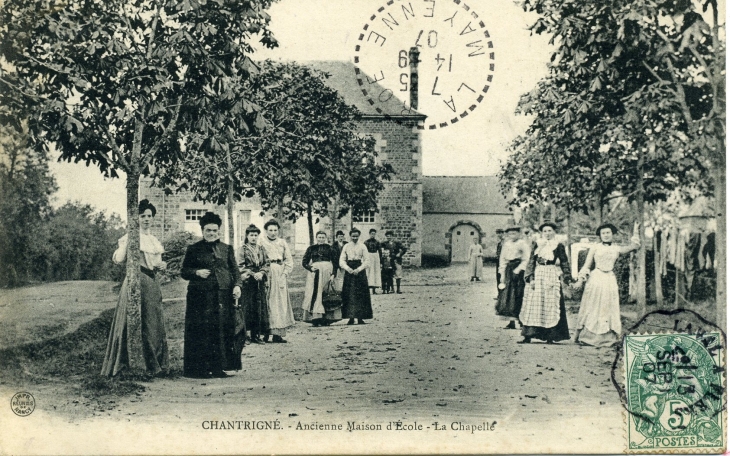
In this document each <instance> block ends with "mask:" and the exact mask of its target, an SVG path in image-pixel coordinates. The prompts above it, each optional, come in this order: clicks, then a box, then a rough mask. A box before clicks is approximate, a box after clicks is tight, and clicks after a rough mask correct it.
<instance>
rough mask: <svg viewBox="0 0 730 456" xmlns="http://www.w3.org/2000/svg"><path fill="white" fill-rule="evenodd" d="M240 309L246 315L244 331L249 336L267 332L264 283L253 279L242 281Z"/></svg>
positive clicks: (267, 318)
mask: <svg viewBox="0 0 730 456" xmlns="http://www.w3.org/2000/svg"><path fill="white" fill-rule="evenodd" d="M239 302H240V303H241V308H242V309H243V310H244V312H245V315H246V329H247V330H249V331H251V335H255V334H266V333H267V332H268V331H269V304H268V303H267V302H266V281H265V280H262V281H260V282H259V281H257V280H256V279H254V278H253V277H249V278H248V279H247V280H244V282H243V287H242V291H241V299H240V300H239Z"/></svg>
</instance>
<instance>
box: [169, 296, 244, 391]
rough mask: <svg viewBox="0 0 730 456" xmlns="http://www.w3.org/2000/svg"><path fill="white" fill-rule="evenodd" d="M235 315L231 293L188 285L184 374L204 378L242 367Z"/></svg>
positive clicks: (240, 345) (240, 346)
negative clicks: (211, 374) (210, 374)
mask: <svg viewBox="0 0 730 456" xmlns="http://www.w3.org/2000/svg"><path fill="white" fill-rule="evenodd" d="M235 312H236V309H234V308H233V298H232V296H231V290H218V289H200V288H192V287H190V286H188V294H187V307H186V310H185V346H184V350H183V375H185V376H186V377H201V376H205V375H207V374H209V373H215V372H220V371H223V370H233V369H240V368H241V352H240V348H243V345H242V343H241V342H240V338H241V333H240V332H239V333H238V334H237V333H236V314H235ZM244 327H245V326H244ZM243 335H244V336H245V332H244V333H243ZM236 340H239V342H238V343H236Z"/></svg>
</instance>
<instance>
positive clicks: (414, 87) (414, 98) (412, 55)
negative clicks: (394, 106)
mask: <svg viewBox="0 0 730 456" xmlns="http://www.w3.org/2000/svg"><path fill="white" fill-rule="evenodd" d="M418 54H419V52H418V47H416V46H413V47H412V48H411V49H410V51H409V52H408V60H409V61H410V62H411V109H413V110H414V111H416V110H418V62H419V60H418Z"/></svg>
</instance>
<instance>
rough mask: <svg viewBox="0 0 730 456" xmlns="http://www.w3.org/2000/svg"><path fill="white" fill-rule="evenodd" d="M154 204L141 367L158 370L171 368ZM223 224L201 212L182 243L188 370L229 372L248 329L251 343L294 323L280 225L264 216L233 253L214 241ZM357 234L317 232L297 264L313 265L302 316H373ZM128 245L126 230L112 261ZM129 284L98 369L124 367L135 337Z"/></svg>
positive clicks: (145, 218)
mask: <svg viewBox="0 0 730 456" xmlns="http://www.w3.org/2000/svg"><path fill="white" fill-rule="evenodd" d="M156 212H157V210H156V208H155V206H154V205H152V204H151V203H150V202H149V201H148V200H142V201H141V202H140V203H139V221H140V253H141V255H140V272H141V274H140V275H139V277H140V289H141V315H140V320H141V326H142V327H141V333H142V334H141V337H142V354H143V357H144V361H145V366H146V368H147V371H148V372H150V373H152V374H154V375H158V374H162V373H164V372H165V371H166V370H167V367H168V359H169V355H168V347H167V335H166V331H165V322H164V316H163V311H162V293H161V291H160V286H159V283H158V281H157V280H156V274H157V272H158V271H160V270H161V269H164V268H165V267H166V264H165V262H164V261H163V260H162V253H163V252H164V249H163V246H162V244H160V242H159V241H158V240H157V238H155V237H154V236H153V235H151V234H150V228H151V224H152V220H153V218H154V216H155V214H156ZM221 224H222V220H221V218H220V216H218V215H217V214H215V213H212V212H207V213H206V214H205V215H203V217H201V219H200V227H201V231H202V234H203V239H201V240H200V241H198V242H196V243H194V244H192V245H190V246H189V247H188V248H187V251H186V252H185V258H184V260H183V263H182V270H181V277H182V278H183V279H185V280H187V281H188V282H189V283H188V290H187V297H186V311H185V336H184V348H183V375H184V376H186V377H191V378H213V377H215V378H222V377H227V376H228V374H226V372H225V371H230V370H240V369H241V367H242V366H241V352H242V350H243V347H244V345H245V343H246V338H247V331H250V340H251V342H253V343H264V342H269V341H271V342H273V343H286V340H285V339H284V337H285V336H286V331H287V328H290V327H291V326H293V325H294V322H295V320H294V313H293V309H292V306H291V302H290V299H289V290H288V283H287V282H288V277H289V275H290V274H291V272H292V269H293V266H294V263H293V259H292V255H291V252H290V251H289V247H288V245H287V243H286V241H284V240H283V239H280V238H279V229H280V226H279V223H278V222H277V221H276V220H270V221H268V222H266V224H265V225H264V231H265V233H264V236H260V235H261V230H260V229H259V228H257V227H256V226H255V225H250V226H249V227H248V228H247V229H246V233H245V242H244V244H243V246H242V247H241V248H240V249H239V251H238V252H234V249H233V247H232V246H230V245H228V244H225V243H223V242H221V241H220V227H221ZM359 235H360V231H359V230H357V229H356V228H355V229H353V230H352V231H351V232H350V237H351V242H350V243H347V244H343V243H342V242H341V239H340V242H335V243H334V244H333V245H332V246H330V245H328V244H327V243H326V240H327V236H326V234H325V233H324V232H319V233H317V244H316V245H313V246H311V247H310V248H309V249H307V252H306V254H305V255H304V259H303V261H302V265H303V266H304V268H305V269H307V271H309V273H308V275H307V282H306V289H305V297H304V301H303V303H302V308H303V311H304V319H305V320H306V321H309V322H312V323H313V324H314V325H315V326H318V325H320V324H321V325H326V324H330V323H332V322H334V321H337V320H340V319H342V318H343V317H344V318H349V321H348V324H354V322H355V320H357V321H358V323H359V324H364V320H365V319H369V318H372V314H373V311H372V306H371V302H370V294H369V290H368V282H367V275H366V272H365V269H366V268H367V265H368V262H367V258H366V257H367V249H366V248H365V247H364V245H363V244H361V243H358V238H359ZM127 249H128V238H127V236H124V237H122V238H121V239H120V240H119V246H118V248H117V250H116V251H115V252H114V256H113V260H114V261H115V262H116V263H120V264H121V263H123V262H125V261H126V256H127ZM336 276H339V280H338V279H337V278H336ZM328 290H330V291H331V292H330V293H329V295H328V294H327V291H328ZM332 290H336V291H332ZM130 291H131V287H130V284H129V277H125V279H124V282H123V283H122V288H121V290H120V295H119V301H118V303H117V307H116V311H115V314H114V319H113V321H112V328H111V330H110V332H109V338H108V341H107V350H106V354H105V357H104V363H103V366H102V370H101V373H102V375H105V376H114V375H116V374H118V373H119V372H120V371H122V370H123V369H124V368H127V367H129V353H128V345H127V344H128V340H129V339H128V338H129V337H133V336H132V335H130V334H128V322H127V318H128V317H127V315H128V312H127V308H128V306H129V304H130V301H131V298H130ZM332 295H334V296H335V299H334V301H336V302H335V305H334V306H331V307H329V308H327V309H325V307H324V303H325V300H326V298H327V297H331V296H332ZM272 336H273V339H272V340H270V338H271V337H272Z"/></svg>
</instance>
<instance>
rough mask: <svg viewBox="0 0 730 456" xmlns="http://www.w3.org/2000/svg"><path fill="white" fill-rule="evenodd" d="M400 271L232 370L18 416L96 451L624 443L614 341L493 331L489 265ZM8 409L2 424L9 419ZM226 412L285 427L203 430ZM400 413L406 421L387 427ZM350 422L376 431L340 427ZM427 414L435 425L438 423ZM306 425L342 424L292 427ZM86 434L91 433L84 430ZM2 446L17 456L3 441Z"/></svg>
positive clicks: (580, 447) (555, 447)
mask: <svg viewBox="0 0 730 456" xmlns="http://www.w3.org/2000/svg"><path fill="white" fill-rule="evenodd" d="M406 274H407V275H406V278H405V279H404V281H403V290H404V294H401V295H397V294H391V295H380V294H378V295H376V296H374V297H373V309H374V312H375V318H374V319H373V320H369V321H368V324H366V325H355V326H347V325H345V322H344V321H342V322H340V323H337V324H335V325H332V326H330V327H326V328H319V327H318V328H314V327H311V326H310V325H308V324H306V323H302V322H298V323H297V325H296V326H295V328H294V329H293V330H291V331H290V334H289V335H288V337H287V339H288V341H289V343H288V344H266V345H249V346H247V347H246V348H245V350H244V353H243V364H244V369H243V370H242V371H240V372H237V373H234V375H233V376H232V377H230V378H227V379H212V380H193V379H175V380H170V379H157V380H155V381H153V382H151V383H149V384H146V386H147V390H146V391H145V392H143V393H141V394H139V395H138V396H133V397H132V398H123V399H119V400H115V401H114V402H113V403H112V402H110V403H109V407H108V410H105V411H103V412H100V411H96V412H94V416H91V417H88V416H84V417H81V416H82V415H80V414H79V415H74V414H72V413H71V414H69V413H68V412H69V410H73V406H72V405H71V404H73V398H69V400H68V403H69V407H68V408H67V410H64V412H63V413H61V414H59V413H58V412H56V413H55V414H54V413H51V412H49V411H44V410H40V411H39V412H37V413H35V414H33V415H31V417H28V418H27V419H26V421H24V422H23V423H24V424H27V425H28V426H30V427H28V429H29V430H31V429H33V426H39V429H44V431H40V430H39V431H38V432H40V435H41V436H42V437H38V436H37V439H38V440H37V441H36V442H35V444H37V445H41V442H43V443H44V444H47V445H51V444H52V443H53V444H61V445H62V444H63V442H66V441H68V443H69V444H70V445H74V444H75V445H78V444H79V441H78V440H74V437H73V436H74V435H76V434H78V435H79V438H85V439H87V441H88V442H89V444H91V443H92V442H93V445H94V446H93V447H90V448H93V449H94V450H95V451H96V452H108V451H111V452H120V451H121V452H134V449H135V448H138V445H143V447H141V448H140V450H141V449H142V448H144V449H145V450H146V451H148V452H156V451H160V452H176V451H206V452H210V451H216V452H221V453H226V452H258V453H273V452H279V453H280V452H282V451H286V452H300V451H306V450H307V449H309V451H319V452H328V451H338V452H340V453H348V452H376V451H377V452H387V451H396V450H397V451H406V450H411V451H413V450H416V449H420V450H421V451H429V452H432V451H470V452H476V451H478V452H494V451H502V452H503V451H511V452H538V451H541V452H545V451H552V452H582V453H590V452H597V451H600V450H601V449H603V450H609V451H612V452H620V451H621V450H622V445H623V419H622V410H623V409H622V408H621V405H620V403H619V400H618V395H617V393H616V391H615V390H614V388H613V386H612V384H611V381H610V368H611V363H612V361H613V357H614V353H613V352H612V351H611V350H606V349H601V350H599V349H595V348H586V347H579V346H577V345H574V344H570V343H568V342H563V343H560V344H557V345H554V346H548V345H546V344H542V343H533V344H531V345H518V344H517V343H516V342H517V341H518V340H520V339H521V338H520V335H519V331H517V330H505V329H502V327H503V326H504V325H505V323H504V322H503V321H501V320H499V319H498V318H497V317H495V316H494V310H493V309H494V298H495V296H496V286H495V282H494V269H493V268H488V267H487V268H485V281H484V282H477V283H469V282H467V281H466V280H464V276H466V273H465V268H464V267H463V266H453V267H451V268H446V269H424V270H416V271H406ZM44 394H53V390H52V388H50V387H39V391H38V394H37V396H40V399H42V397H43V395H44ZM39 408H41V407H40V406H39ZM5 409H6V408H3V409H2V410H0V424H1V423H2V422H4V421H5V419H10V418H12V417H8V416H6V414H7V410H5ZM234 420H236V421H241V422H243V421H249V420H256V421H266V422H268V423H270V424H269V425H271V426H281V428H282V429H281V430H271V431H260V430H259V431H257V430H245V429H244V430H238V429H233V430H230V429H229V430H226V431H227V432H223V431H224V430H221V429H217V430H206V429H204V428H206V427H211V426H214V425H212V424H211V421H218V422H221V421H234ZM16 421H17V420H16ZM398 421H400V422H401V423H402V424H403V425H404V426H410V427H411V428H413V429H412V430H410V429H409V430H406V431H403V432H396V431H394V430H393V431H391V430H388V429H387V426H388V424H389V423H394V422H398ZM348 422H349V423H350V424H349V425H350V426H353V427H360V428H366V427H369V426H372V427H377V426H378V425H380V426H381V428H382V429H381V430H380V431H372V430H369V429H356V430H353V431H351V432H349V431H348V430H347V428H348ZM436 422H438V423H439V424H438V426H439V427H440V426H445V429H442V430H438V431H437V430H435V429H434V423H436ZM48 423H53V426H51V427H49V426H48ZM271 423H274V424H271ZM275 423H278V424H275ZM414 423H415V424H414ZM454 423H456V424H454ZM306 425H315V426H319V425H328V426H329V425H332V426H337V425H342V426H343V430H341V431H338V430H335V431H331V430H327V431H319V430H303V429H297V427H298V426H301V427H302V428H304V427H305V426H306ZM419 425H420V426H422V429H420V430H419V429H418V427H419ZM218 426H220V425H218ZM236 426H244V427H245V426H246V425H245V424H234V428H235V427H236ZM393 426H397V425H395V424H392V425H391V427H393ZM478 426H483V427H486V428H487V430H479V428H478ZM462 428H465V429H462ZM49 429H51V430H49ZM90 429H94V433H93V434H91V435H92V436H93V437H90V435H89V434H86V436H85V437H81V435H82V433H83V432H88V430H90ZM472 429H474V431H473V432H472ZM104 432H110V433H111V434H110V435H109V437H108V438H107V437H104V436H105V434H104ZM53 436H56V437H53ZM90 438H91V440H88V439H90ZM6 443H7V442H6ZM178 445H182V446H179V447H178ZM282 445H285V446H282ZM290 445H292V446H290ZM424 445H425V446H424ZM39 448H41V449H42V448H43V446H42V445H41V446H40V447H39ZM50 448H55V447H50ZM72 448H73V447H72ZM6 450H7V452H11V453H18V452H21V453H22V452H25V451H22V449H20V450H19V449H18V448H16V446H15V445H12V444H9V446H7V447H6ZM13 450H17V451H13ZM39 451H40V452H42V450H39ZM56 451H57V450H56ZM0 452H3V453H4V452H6V451H0ZM71 452H73V451H71Z"/></svg>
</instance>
